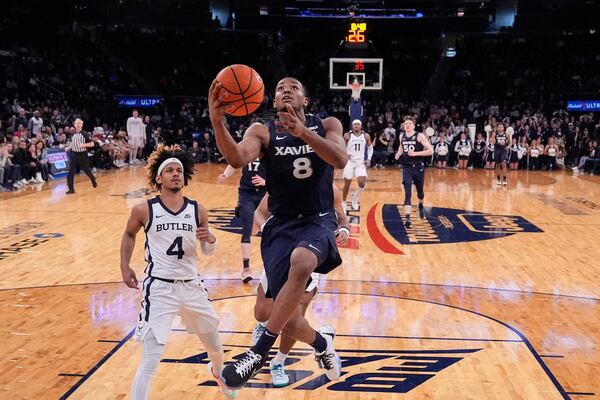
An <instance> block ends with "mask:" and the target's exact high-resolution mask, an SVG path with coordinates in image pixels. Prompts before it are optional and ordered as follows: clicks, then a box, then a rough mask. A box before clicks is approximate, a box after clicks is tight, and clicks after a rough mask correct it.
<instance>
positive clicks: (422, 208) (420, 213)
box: [419, 204, 425, 219]
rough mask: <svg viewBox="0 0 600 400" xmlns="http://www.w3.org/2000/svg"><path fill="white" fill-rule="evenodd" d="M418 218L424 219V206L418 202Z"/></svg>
mask: <svg viewBox="0 0 600 400" xmlns="http://www.w3.org/2000/svg"><path fill="white" fill-rule="evenodd" d="M419 218H421V219H425V207H423V204H419Z"/></svg>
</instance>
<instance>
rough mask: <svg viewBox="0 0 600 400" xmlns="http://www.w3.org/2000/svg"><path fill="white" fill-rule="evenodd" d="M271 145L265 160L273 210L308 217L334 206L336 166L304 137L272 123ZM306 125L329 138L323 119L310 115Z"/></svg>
mask: <svg viewBox="0 0 600 400" xmlns="http://www.w3.org/2000/svg"><path fill="white" fill-rule="evenodd" d="M266 126H267V127H268V128H269V148H268V149H264V150H263V152H264V154H263V157H262V158H261V163H262V164H264V167H265V169H266V175H267V178H266V180H267V192H269V211H270V212H271V213H272V214H274V215H275V216H277V217H292V216H295V217H297V216H299V215H303V216H308V215H313V214H316V213H319V212H323V211H330V210H332V209H333V188H332V185H333V167H332V166H331V165H329V164H327V163H326V162H325V161H324V160H323V159H322V158H321V157H319V156H318V155H317V153H315V151H314V150H313V149H312V147H310V146H309V145H308V144H306V142H304V141H303V140H302V139H299V138H297V137H295V136H292V135H289V134H287V133H277V132H276V128H275V124H274V123H273V122H268V123H267V125H266ZM306 126H307V127H308V129H310V130H311V131H313V132H316V133H317V134H318V135H319V136H321V137H325V128H323V124H322V123H321V119H320V118H319V117H317V116H315V115H312V114H307V115H306Z"/></svg>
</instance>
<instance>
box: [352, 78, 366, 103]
mask: <svg viewBox="0 0 600 400" xmlns="http://www.w3.org/2000/svg"><path fill="white" fill-rule="evenodd" d="M350 87H351V88H352V98H353V99H354V101H358V100H359V99H360V92H361V91H362V88H363V85H361V84H360V83H359V82H358V81H357V80H356V79H355V80H354V82H352V84H350Z"/></svg>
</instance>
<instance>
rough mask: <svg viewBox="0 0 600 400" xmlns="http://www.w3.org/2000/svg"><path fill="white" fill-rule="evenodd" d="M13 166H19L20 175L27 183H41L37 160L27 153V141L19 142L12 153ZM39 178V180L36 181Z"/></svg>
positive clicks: (40, 172)
mask: <svg viewBox="0 0 600 400" xmlns="http://www.w3.org/2000/svg"><path fill="white" fill-rule="evenodd" d="M12 161H13V164H16V165H20V166H21V175H22V177H23V179H25V180H26V181H27V182H28V183H36V182H43V181H44V180H43V179H42V171H41V168H40V167H39V165H38V163H37V162H36V161H37V160H34V159H33V157H32V156H31V154H30V153H29V151H27V141H26V140H25V139H20V140H19V147H18V149H16V150H15V151H14V153H13V160H12ZM38 178H39V179H38Z"/></svg>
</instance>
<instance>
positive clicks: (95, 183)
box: [92, 180, 98, 189]
mask: <svg viewBox="0 0 600 400" xmlns="http://www.w3.org/2000/svg"><path fill="white" fill-rule="evenodd" d="M92 186H93V187H94V189H96V188H97V187H98V182H96V180H93V181H92Z"/></svg>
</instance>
